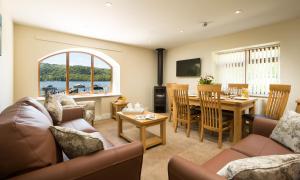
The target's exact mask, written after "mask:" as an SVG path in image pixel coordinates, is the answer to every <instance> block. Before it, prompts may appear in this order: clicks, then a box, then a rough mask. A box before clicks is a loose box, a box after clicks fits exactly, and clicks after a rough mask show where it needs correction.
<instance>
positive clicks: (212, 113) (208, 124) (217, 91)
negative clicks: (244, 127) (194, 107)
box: [198, 84, 233, 148]
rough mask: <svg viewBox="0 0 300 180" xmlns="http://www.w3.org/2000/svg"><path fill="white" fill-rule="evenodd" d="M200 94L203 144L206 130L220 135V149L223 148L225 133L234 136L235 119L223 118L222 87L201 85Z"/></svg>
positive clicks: (199, 87) (201, 137) (201, 138)
mask: <svg viewBox="0 0 300 180" xmlns="http://www.w3.org/2000/svg"><path fill="white" fill-rule="evenodd" d="M198 94H199V98H200V107H201V127H200V140H201V142H203V138H204V130H205V129H206V130H209V131H212V132H217V133H218V147H219V148H221V147H222V137H223V132H224V131H226V130H229V131H230V138H231V137H232V134H233V118H232V117H230V118H223V115H222V109H221V102H220V101H221V100H220V95H221V85H219V84H216V85H199V86H198Z"/></svg>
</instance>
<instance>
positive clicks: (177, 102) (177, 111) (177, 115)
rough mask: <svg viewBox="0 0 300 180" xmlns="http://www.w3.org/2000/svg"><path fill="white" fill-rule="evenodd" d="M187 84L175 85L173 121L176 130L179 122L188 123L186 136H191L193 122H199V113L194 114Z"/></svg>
mask: <svg viewBox="0 0 300 180" xmlns="http://www.w3.org/2000/svg"><path fill="white" fill-rule="evenodd" d="M188 88H189V85H187V84H176V85H173V96H174V97H173V108H174V109H173V121H174V131H175V132H177V128H178V123H182V124H183V125H186V136H187V137H189V136H190V130H191V123H193V122H199V120H200V116H199V114H192V113H191V109H190V105H189V97H188Z"/></svg>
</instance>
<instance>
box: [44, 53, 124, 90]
mask: <svg viewBox="0 0 300 180" xmlns="http://www.w3.org/2000/svg"><path fill="white" fill-rule="evenodd" d="M84 50H85V51H79V50H76V49H74V50H69V51H61V52H56V53H54V54H51V55H48V56H46V57H44V58H42V59H40V61H39V95H40V96H45V94H47V93H51V94H52V93H66V94H69V95H84V94H101V93H112V92H118V91H119V87H115V88H114V85H115V86H116V83H113V80H114V79H113V74H119V72H114V67H113V66H115V67H116V69H119V66H116V64H117V63H116V62H115V64H113V65H112V64H110V63H109V62H108V60H107V59H106V60H105V59H104V58H106V57H108V56H106V55H104V54H100V55H104V56H102V57H99V56H97V55H99V54H94V53H93V52H92V51H90V52H89V51H86V49H84ZM98 53H99V52H98ZM109 60H110V61H112V59H109ZM117 65H118V64H117ZM118 71H119V70H118ZM117 81H118V80H117ZM118 84H119V83H118ZM118 84H117V85H118Z"/></svg>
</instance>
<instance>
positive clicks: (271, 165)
mask: <svg viewBox="0 0 300 180" xmlns="http://www.w3.org/2000/svg"><path fill="white" fill-rule="evenodd" d="M217 174H218V175H220V176H223V177H226V179H256V180H265V179H280V180H289V179H299V178H300V154H285V155H270V156H258V157H250V158H244V159H239V160H235V161H231V162H229V163H228V164H227V165H225V166H224V167H223V168H222V169H221V170H220V171H219V172H218V173H217Z"/></svg>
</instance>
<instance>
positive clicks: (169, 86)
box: [166, 83, 176, 121]
mask: <svg viewBox="0 0 300 180" xmlns="http://www.w3.org/2000/svg"><path fill="white" fill-rule="evenodd" d="M175 84H176V83H167V85H166V86H167V96H168V110H169V121H171V120H172V115H173V97H174V96H173V86H174V85H175Z"/></svg>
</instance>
